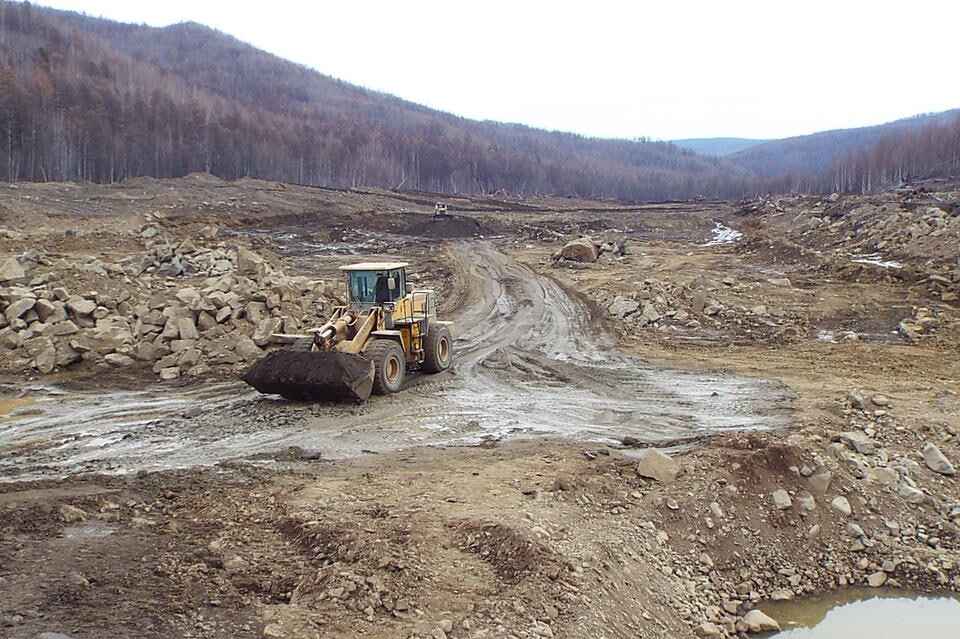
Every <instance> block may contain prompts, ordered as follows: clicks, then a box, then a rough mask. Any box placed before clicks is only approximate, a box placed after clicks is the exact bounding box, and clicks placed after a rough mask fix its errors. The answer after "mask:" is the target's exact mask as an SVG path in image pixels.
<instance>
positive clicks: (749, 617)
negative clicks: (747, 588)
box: [743, 608, 780, 632]
mask: <svg viewBox="0 0 960 639" xmlns="http://www.w3.org/2000/svg"><path fill="white" fill-rule="evenodd" d="M743 621H744V623H746V624H747V629H748V630H749V631H750V632H769V631H771V630H780V624H778V623H777V622H776V621H775V620H774V619H773V618H772V617H770V616H768V615H766V614H765V613H764V612H762V611H760V610H757V609H756V608H754V609H753V610H751V611H750V612H748V613H747V614H745V615H744V616H743Z"/></svg>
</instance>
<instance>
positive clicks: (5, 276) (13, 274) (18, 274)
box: [0, 257, 27, 282]
mask: <svg viewBox="0 0 960 639" xmlns="http://www.w3.org/2000/svg"><path fill="white" fill-rule="evenodd" d="M26 276H27V271H26V269H24V268H23V266H22V265H21V264H20V262H19V261H18V260H17V258H15V257H11V258H9V259H7V260H6V261H5V262H4V263H3V264H0V282H12V281H14V280H21V279H23V278H25V277H26Z"/></svg>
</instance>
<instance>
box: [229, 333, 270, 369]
mask: <svg viewBox="0 0 960 639" xmlns="http://www.w3.org/2000/svg"><path fill="white" fill-rule="evenodd" d="M233 350H234V352H235V353H236V354H237V355H239V356H240V357H242V358H243V359H245V360H246V361H248V362H252V361H254V360H257V359H259V358H260V357H261V356H262V355H263V350H261V349H260V347H259V346H257V345H256V343H255V342H254V341H253V340H252V339H250V338H249V337H247V336H246V335H241V336H240V337H238V338H237V343H236V346H234V348H233Z"/></svg>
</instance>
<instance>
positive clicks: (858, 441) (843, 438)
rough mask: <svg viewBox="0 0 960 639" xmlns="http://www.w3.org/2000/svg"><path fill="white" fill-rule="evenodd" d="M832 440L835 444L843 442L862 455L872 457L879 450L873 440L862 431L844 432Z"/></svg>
mask: <svg viewBox="0 0 960 639" xmlns="http://www.w3.org/2000/svg"><path fill="white" fill-rule="evenodd" d="M831 440H832V441H835V442H842V443H844V444H846V445H847V446H849V447H850V448H852V449H854V450H855V451H857V452H858V453H860V454H861V455H872V454H873V453H875V452H876V450H877V447H876V445H875V444H874V443H873V440H872V439H870V438H869V437H867V435H866V434H865V433H863V432H861V431H856V430H848V431H844V432H842V433H840V434H839V435H834V436H833V437H832V438H831Z"/></svg>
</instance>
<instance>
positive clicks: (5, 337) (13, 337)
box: [0, 328, 20, 350]
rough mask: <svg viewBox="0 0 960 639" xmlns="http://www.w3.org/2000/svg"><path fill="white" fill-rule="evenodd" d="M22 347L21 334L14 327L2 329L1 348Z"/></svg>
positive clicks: (0, 335) (0, 336) (0, 333)
mask: <svg viewBox="0 0 960 639" xmlns="http://www.w3.org/2000/svg"><path fill="white" fill-rule="evenodd" d="M19 347H20V336H19V335H18V334H17V332H16V331H14V330H13V329H12V328H5V329H3V330H2V331H0V348H2V349H5V350H13V349H15V348H19Z"/></svg>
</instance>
